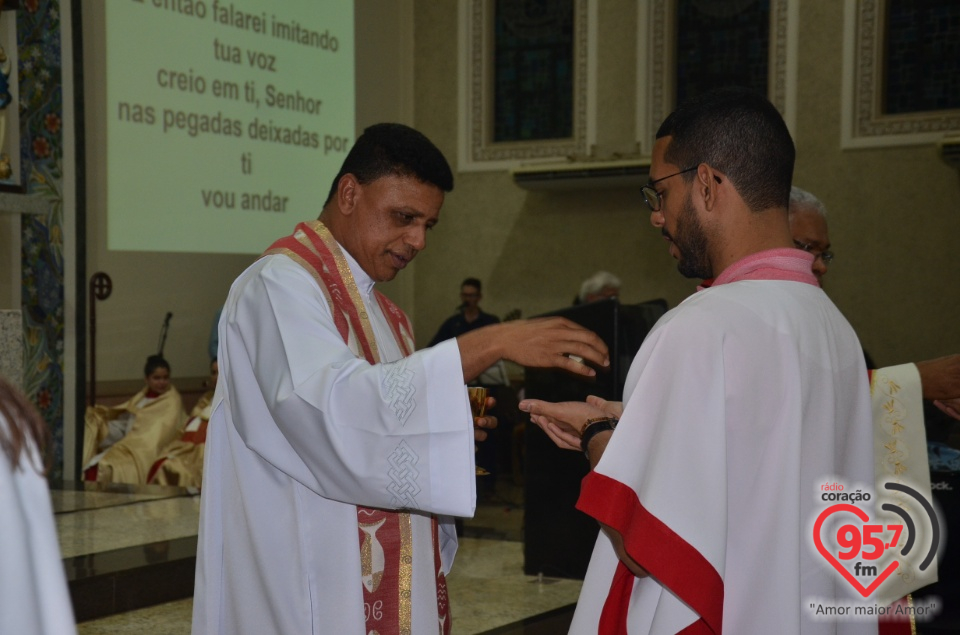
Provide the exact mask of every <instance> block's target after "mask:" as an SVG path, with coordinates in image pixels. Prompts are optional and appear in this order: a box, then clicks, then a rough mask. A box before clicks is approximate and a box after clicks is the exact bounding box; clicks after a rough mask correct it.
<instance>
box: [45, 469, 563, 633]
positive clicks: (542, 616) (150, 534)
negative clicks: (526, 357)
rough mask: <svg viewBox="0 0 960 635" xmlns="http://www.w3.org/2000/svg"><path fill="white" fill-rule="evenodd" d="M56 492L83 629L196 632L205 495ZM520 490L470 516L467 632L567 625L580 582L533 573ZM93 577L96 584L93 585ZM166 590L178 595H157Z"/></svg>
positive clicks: (557, 629)
mask: <svg viewBox="0 0 960 635" xmlns="http://www.w3.org/2000/svg"><path fill="white" fill-rule="evenodd" d="M52 497H53V502H54V510H55V513H56V522H57V528H58V531H59V535H60V548H61V551H62V555H63V558H64V563H65V565H66V566H67V572H68V579H69V581H70V584H71V589H72V591H73V597H74V603H75V607H76V610H77V613H78V616H80V619H81V620H82V621H80V623H79V624H78V631H79V633H80V634H81V635H126V634H131V635H133V634H136V635H142V634H143V633H151V634H158V635H163V634H170V635H181V634H187V633H189V632H190V612H191V609H192V599H191V598H190V597H189V595H190V594H191V593H192V578H191V577H190V574H191V572H192V566H193V560H192V556H193V555H195V549H196V533H197V519H198V513H199V497H198V496H195V495H190V494H189V493H187V492H185V491H183V490H179V489H177V488H160V487H148V488H126V489H124V488H112V489H111V491H100V490H97V489H94V488H91V487H90V486H86V487H84V486H83V485H79V486H67V487H63V488H57V489H54V490H52ZM517 498H518V495H517V490H516V488H510V487H506V488H505V489H504V492H503V495H502V496H497V495H494V496H491V497H488V499H487V502H486V503H485V504H481V505H480V506H479V507H478V510H477V515H476V516H475V517H474V518H473V519H468V520H467V521H466V522H465V527H464V537H463V538H461V543H460V550H459V551H458V554H457V560H456V562H455V564H454V568H453V572H452V573H451V575H450V576H449V578H448V585H449V591H450V598H451V607H452V609H453V615H454V631H453V632H454V633H457V634H458V635H472V634H481V633H483V634H487V635H520V634H527V635H533V634H534V633H536V634H542V635H547V634H553V633H564V632H566V628H567V625H568V624H569V620H570V616H571V615H572V605H573V603H575V602H576V599H577V595H578V593H579V590H580V584H581V583H580V581H579V580H569V579H559V578H544V577H538V576H529V575H525V574H524V572H523V543H522V542H521V541H520V540H521V539H522V527H523V509H522V507H521V506H520V505H519V504H518V502H519V501H517V500H516V499H517ZM162 567H166V568H162ZM171 567H172V568H171ZM156 580H162V581H163V584H160V585H157V584H155V583H154V582H155V581H156ZM84 584H87V586H88V587H91V588H88V589H87V591H86V592H84V591H83V588H84V587H83V585H84ZM104 584H107V585H109V586H103V585H104ZM138 584H143V585H147V586H150V587H158V586H159V587H164V588H162V589H160V591H159V592H160V593H161V595H158V596H155V597H151V598H145V597H142V596H141V595H142V594H138V592H137V590H136V589H135V588H134V587H136V585H138ZM91 585H99V586H91ZM177 586H179V589H177V588H174V587H177ZM78 588H79V589H80V591H77V589H78ZM91 589H92V590H91ZM103 589H109V590H110V591H111V592H113V593H114V594H115V595H117V596H118V598H119V599H118V600H117V603H116V606H111V607H99V606H97V607H94V606H91V604H90V603H91V602H92V601H94V600H91V599H90V598H94V597H96V600H95V601H99V598H100V597H102V596H103V595H106V594H109V593H105V592H104V591H103ZM154 590H156V589H154ZM163 593H167V594H168V595H166V596H164V595H163ZM164 597H169V598H172V601H163V602H161V603H156V600H157V598H160V599H163V598H164ZM124 598H125V599H124ZM124 607H130V608H129V609H126V608H124ZM118 611H120V612H118ZM110 613H113V614H110ZM85 614H86V615H91V614H96V615H100V614H104V615H105V616H102V617H96V618H95V619H85V618H84V617H83V615H85Z"/></svg>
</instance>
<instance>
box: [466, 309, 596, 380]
mask: <svg viewBox="0 0 960 635" xmlns="http://www.w3.org/2000/svg"><path fill="white" fill-rule="evenodd" d="M457 344H458V346H459V347H460V358H461V363H462V365H463V376H464V380H465V381H470V380H471V379H473V378H475V377H477V376H478V375H480V373H482V372H483V371H484V370H485V369H487V368H489V367H490V366H492V365H493V364H495V363H496V362H497V360H499V359H509V360H510V361H512V362H516V363H517V364H520V365H521V366H530V367H534V368H562V369H564V370H568V371H570V372H572V373H575V374H577V375H584V376H587V377H592V376H594V375H596V374H597V372H596V371H595V370H594V369H593V368H592V367H591V366H590V365H588V364H587V363H586V362H589V363H590V364H593V365H594V366H598V367H607V366H609V365H610V353H609V351H608V350H607V345H606V344H604V343H603V340H602V339H600V337H599V336H598V335H597V334H596V333H594V332H593V331H589V330H587V329H585V328H583V327H582V326H579V325H577V324H574V323H573V322H571V321H570V320H567V319H565V318H560V317H552V318H535V319H532V320H515V321H512V322H504V323H502V324H495V325H492V326H487V327H484V328H481V329H476V330H473V331H470V332H469V333H465V334H463V335H461V336H459V337H457Z"/></svg>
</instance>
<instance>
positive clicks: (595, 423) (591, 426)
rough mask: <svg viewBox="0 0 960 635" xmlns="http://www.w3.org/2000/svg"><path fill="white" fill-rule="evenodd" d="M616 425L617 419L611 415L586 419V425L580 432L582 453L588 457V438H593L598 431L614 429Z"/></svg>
mask: <svg viewBox="0 0 960 635" xmlns="http://www.w3.org/2000/svg"><path fill="white" fill-rule="evenodd" d="M616 427H617V419H615V418H613V417H596V418H594V419H587V425H586V426H584V428H583V431H582V432H581V433H580V449H581V450H583V454H584V455H585V456H586V457H587V459H588V460H589V459H590V453H589V452H587V448H588V447H590V440H591V439H593V437H595V436H596V435H597V434H598V433H600V432H606V431H607V430H615V429H616Z"/></svg>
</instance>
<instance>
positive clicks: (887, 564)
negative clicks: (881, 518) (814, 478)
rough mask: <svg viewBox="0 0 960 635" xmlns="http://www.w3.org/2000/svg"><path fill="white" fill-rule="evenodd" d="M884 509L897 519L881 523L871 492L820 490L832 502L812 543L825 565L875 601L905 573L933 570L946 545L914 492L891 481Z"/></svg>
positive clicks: (836, 486) (828, 486)
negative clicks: (893, 578)
mask: <svg viewBox="0 0 960 635" xmlns="http://www.w3.org/2000/svg"><path fill="white" fill-rule="evenodd" d="M883 488H884V489H885V490H886V493H885V495H884V499H883V500H884V501H887V500H888V499H889V500H890V501H891V502H883V504H882V505H880V506H879V509H880V510H882V511H885V512H889V513H890V514H893V515H894V516H896V518H893V517H892V516H887V518H888V522H878V521H877V520H876V514H875V513H873V512H875V511H876V510H877V503H878V501H875V500H874V499H873V496H872V495H871V494H870V492H869V491H866V492H864V491H861V490H859V489H858V490H856V491H854V492H849V491H846V490H845V488H844V486H843V484H841V483H836V482H834V483H825V484H824V485H823V486H821V492H822V493H821V500H822V501H824V502H826V503H829V506H828V507H826V508H825V509H823V510H822V511H821V512H820V513H819V515H818V516H817V519H816V521H815V522H814V525H813V543H814V545H815V546H816V549H817V551H818V552H819V553H820V555H821V556H823V558H824V560H826V561H827V563H829V564H830V566H832V567H833V568H834V569H835V570H836V571H837V573H838V574H839V575H840V576H841V577H842V578H843V579H844V580H845V581H846V582H847V583H849V584H850V586H851V587H853V589H855V590H856V592H857V593H859V594H860V595H861V596H863V597H864V598H870V597H871V596H873V595H874V594H876V593H877V590H878V589H880V587H881V586H882V585H883V584H884V582H886V581H887V580H888V579H889V578H890V577H891V576H892V575H894V574H895V573H897V569H898V568H899V569H900V574H901V575H904V572H905V571H907V570H910V571H913V570H914V569H915V570H917V571H919V572H920V573H921V574H922V573H923V572H925V571H927V569H928V568H929V567H930V566H931V564H932V563H933V562H934V559H935V558H936V555H937V550H938V549H939V547H940V543H941V535H942V532H941V528H940V523H939V521H938V519H937V514H936V512H935V511H934V509H933V505H932V504H931V503H930V501H929V500H927V498H926V497H924V496H923V495H922V494H921V493H920V492H918V491H917V490H916V489H914V488H913V487H910V486H909V485H904V484H902V483H893V482H888V483H885V484H884V485H883Z"/></svg>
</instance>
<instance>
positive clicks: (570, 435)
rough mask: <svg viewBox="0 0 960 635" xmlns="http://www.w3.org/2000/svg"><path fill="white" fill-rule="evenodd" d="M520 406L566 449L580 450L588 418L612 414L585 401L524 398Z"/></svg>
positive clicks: (554, 440)
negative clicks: (552, 400)
mask: <svg viewBox="0 0 960 635" xmlns="http://www.w3.org/2000/svg"><path fill="white" fill-rule="evenodd" d="M600 401H603V400H600ZM605 403H607V402H605ZM519 407H520V410H521V411H523V412H526V413H529V414H530V421H532V422H533V423H535V424H537V425H538V426H540V428H541V429H542V430H543V431H544V432H545V433H546V434H547V436H548V437H550V440H551V441H553V442H554V443H555V444H556V445H557V447H559V448H562V449H565V450H578V451H579V450H580V436H581V433H582V432H583V428H584V427H586V425H587V420H588V419H593V418H595V417H604V416H610V415H609V413H608V412H606V411H604V410H603V409H602V408H599V407H597V406H595V405H593V404H590V403H587V402H584V401H563V402H559V403H553V402H549V401H541V400H539V399H524V400H523V401H521V402H520V406H519Z"/></svg>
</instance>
